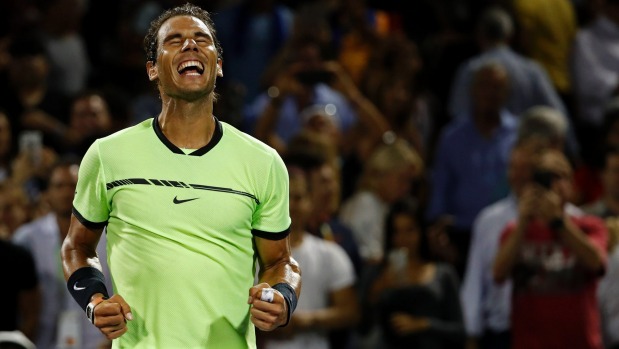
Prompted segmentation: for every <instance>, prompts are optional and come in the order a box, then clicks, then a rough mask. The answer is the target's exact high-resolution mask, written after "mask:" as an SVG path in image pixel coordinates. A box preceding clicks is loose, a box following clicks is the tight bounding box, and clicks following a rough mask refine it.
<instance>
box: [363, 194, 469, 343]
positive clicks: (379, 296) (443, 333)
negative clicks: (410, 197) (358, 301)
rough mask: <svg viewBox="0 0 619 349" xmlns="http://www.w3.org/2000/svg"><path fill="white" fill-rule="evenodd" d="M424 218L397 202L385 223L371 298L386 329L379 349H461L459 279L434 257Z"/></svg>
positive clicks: (381, 323) (462, 336) (462, 330)
mask: <svg viewBox="0 0 619 349" xmlns="http://www.w3.org/2000/svg"><path fill="white" fill-rule="evenodd" d="M423 221H424V219H423V215H422V214H420V212H419V209H418V208H417V206H416V205H415V204H414V203H411V202H410V201H408V202H407V201H403V202H398V203H396V204H394V205H393V206H392V208H391V209H390V211H389V213H388V215H387V218H386V220H385V223H386V228H385V232H386V234H385V244H384V246H385V251H384V253H383V256H384V257H383V261H382V263H381V265H380V271H379V274H378V277H377V278H376V279H375V280H374V281H373V282H372V286H371V291H370V295H369V297H370V299H369V301H370V302H371V304H373V305H374V309H375V311H376V313H377V315H376V320H377V321H378V325H379V326H380V328H381V329H382V336H383V341H382V342H383V343H381V345H380V346H379V347H380V348H389V349H404V348H418V349H426V348H428V349H429V348H436V349H457V348H462V345H463V342H464V341H463V340H464V324H463V321H462V312H461V308H460V299H459V298H458V288H459V280H458V278H457V276H456V272H455V270H454V269H453V267H452V266H451V265H449V264H444V263H436V262H434V261H432V259H431V258H430V256H429V249H428V245H427V236H426V231H425V229H424V226H423V224H424V223H423Z"/></svg>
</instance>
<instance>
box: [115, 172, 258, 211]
mask: <svg viewBox="0 0 619 349" xmlns="http://www.w3.org/2000/svg"><path fill="white" fill-rule="evenodd" d="M135 184H142V185H155V186H160V187H175V188H185V189H198V190H208V191H216V192H221V193H229V194H235V195H243V196H247V197H248V198H251V199H252V200H254V201H255V202H256V204H258V205H260V201H259V200H258V198H257V197H256V196H255V195H253V194H250V193H246V192H244V191H239V190H234V189H230V188H222V187H215V186H212V185H203V184H187V183H185V182H181V181H172V180H164V179H145V178H127V179H119V180H116V181H113V182H110V183H107V184H106V188H107V190H110V189H113V188H116V187H120V186H124V185H135ZM179 201H180V200H179Z"/></svg>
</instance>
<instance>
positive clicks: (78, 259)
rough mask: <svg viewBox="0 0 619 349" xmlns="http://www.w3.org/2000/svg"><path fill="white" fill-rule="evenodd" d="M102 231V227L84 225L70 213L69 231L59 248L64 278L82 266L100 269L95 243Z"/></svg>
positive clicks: (66, 278) (67, 277)
mask: <svg viewBox="0 0 619 349" xmlns="http://www.w3.org/2000/svg"><path fill="white" fill-rule="evenodd" d="M102 231H103V228H100V229H91V228H88V227H86V226H85V225H83V224H82V222H80V221H79V220H78V219H77V218H76V217H75V216H74V215H71V225H70V226H69V233H68V234H67V237H66V238H65V240H64V242H63V244H62V249H61V255H62V269H63V271H64V277H65V280H68V279H69V277H70V276H71V274H73V273H74V272H75V271H76V270H78V269H80V268H82V267H94V268H97V269H99V270H101V271H102V268H101V263H99V257H98V256H97V244H98V243H99V239H100V238H101V232H102Z"/></svg>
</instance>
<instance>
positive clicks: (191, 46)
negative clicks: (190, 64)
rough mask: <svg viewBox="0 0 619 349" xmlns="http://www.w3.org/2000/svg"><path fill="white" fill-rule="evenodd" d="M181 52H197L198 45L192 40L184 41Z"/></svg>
mask: <svg viewBox="0 0 619 349" xmlns="http://www.w3.org/2000/svg"><path fill="white" fill-rule="evenodd" d="M181 50H183V51H186V50H195V51H197V50H198V43H196V41H195V40H194V39H191V38H187V39H185V41H184V42H183V47H182V49H181Z"/></svg>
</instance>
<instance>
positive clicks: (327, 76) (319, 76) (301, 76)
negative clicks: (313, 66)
mask: <svg viewBox="0 0 619 349" xmlns="http://www.w3.org/2000/svg"><path fill="white" fill-rule="evenodd" d="M295 78H296V79H297V80H298V81H299V82H300V83H302V84H304V85H309V86H312V85H316V84H318V83H325V84H328V83H330V82H331V80H332V79H333V73H331V72H330V71H328V70H302V71H300V72H298V73H296V74H295Z"/></svg>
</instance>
